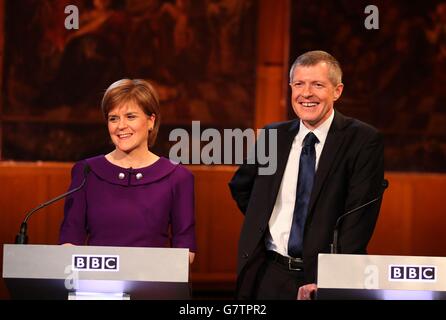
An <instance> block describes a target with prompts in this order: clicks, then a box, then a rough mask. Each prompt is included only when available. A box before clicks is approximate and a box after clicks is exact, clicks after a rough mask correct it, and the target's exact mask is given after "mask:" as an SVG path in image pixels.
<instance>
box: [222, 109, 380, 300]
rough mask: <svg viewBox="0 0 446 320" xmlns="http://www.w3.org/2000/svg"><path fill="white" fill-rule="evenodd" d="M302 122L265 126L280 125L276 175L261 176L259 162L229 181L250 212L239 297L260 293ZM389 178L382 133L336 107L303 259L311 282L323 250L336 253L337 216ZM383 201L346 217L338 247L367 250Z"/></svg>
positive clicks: (312, 202) (246, 166)
mask: <svg viewBox="0 0 446 320" xmlns="http://www.w3.org/2000/svg"><path fill="white" fill-rule="evenodd" d="M299 124H300V122H299V120H298V119H296V120H292V121H288V122H281V123H275V124H272V125H269V126H267V127H266V128H265V129H266V130H270V129H277V170H276V173H275V174H273V175H269V176H267V175H258V168H259V164H258V163H257V162H256V164H243V165H241V166H240V168H239V169H238V170H237V172H236V173H235V175H234V177H233V178H232V180H231V182H230V183H229V187H230V189H231V193H232V196H233V198H234V200H235V201H236V202H237V205H238V207H239V208H240V210H241V211H242V212H243V213H244V214H245V220H244V223H243V226H242V230H241V234H240V240H239V248H238V266H237V273H238V279H237V296H238V298H240V299H250V298H253V297H254V296H253V293H254V290H255V288H254V284H255V277H256V275H257V271H258V269H259V267H260V266H261V265H262V263H263V261H264V258H265V244H264V237H265V234H266V232H267V230H268V222H269V219H270V216H271V213H272V210H273V208H274V204H275V201H276V197H277V194H278V191H279V187H280V184H281V181H282V176H283V173H284V170H285V166H286V163H287V160H288V155H289V153H290V150H291V145H292V142H293V139H294V138H295V136H296V134H297V133H298V131H299ZM266 136H268V135H266ZM269 143H271V141H270V142H269ZM383 179H384V146H383V140H382V136H381V134H380V133H378V131H377V130H376V129H375V128H373V127H371V126H369V125H367V124H365V123H363V122H361V121H359V120H356V119H353V118H348V117H345V116H343V115H342V114H340V113H339V112H337V111H335V116H334V119H333V123H332V125H331V127H330V130H329V132H328V135H327V139H326V141H325V145H324V148H323V150H322V153H321V156H320V159H319V164H318V168H317V172H316V177H315V182H314V185H313V191H312V194H311V199H310V204H309V212H308V215H307V220H306V223H305V229H304V241H303V259H304V277H305V281H306V282H307V283H315V282H316V271H317V257H318V254H319V253H324V252H330V244H331V243H332V240H333V230H334V226H335V223H336V220H337V218H338V217H339V216H341V215H342V214H343V213H345V212H346V211H348V210H351V209H352V208H356V207H358V206H360V205H362V204H364V203H366V202H368V201H370V200H371V199H373V198H375V197H377V196H379V195H380V194H381V192H382V191H383V188H382V183H383ZM380 205H381V201H377V202H376V203H374V204H373V205H370V206H367V207H365V208H364V209H362V210H360V211H358V212H356V213H355V214H351V215H349V216H347V217H346V218H345V219H344V220H343V222H342V225H341V228H340V232H339V235H340V237H339V247H340V250H339V251H338V252H342V253H352V254H353V253H355V254H362V253H366V247H367V244H368V242H369V240H370V238H371V236H372V233H373V230H374V228H375V224H376V220H377V218H378V213H379V209H380Z"/></svg>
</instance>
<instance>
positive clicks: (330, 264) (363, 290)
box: [316, 254, 446, 300]
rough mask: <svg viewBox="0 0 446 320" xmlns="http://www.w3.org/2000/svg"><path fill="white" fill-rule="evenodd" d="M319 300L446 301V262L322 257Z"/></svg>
mask: <svg viewBox="0 0 446 320" xmlns="http://www.w3.org/2000/svg"><path fill="white" fill-rule="evenodd" d="M317 286H318V290H317V293H316V299H318V300H327V299H337V300H342V299H349V300H357V299H370V300H437V299H446V258H444V257H421V256H386V255H349V254H319V256H318V279H317Z"/></svg>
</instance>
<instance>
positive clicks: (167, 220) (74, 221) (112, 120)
mask: <svg viewBox="0 0 446 320" xmlns="http://www.w3.org/2000/svg"><path fill="white" fill-rule="evenodd" d="M159 109H160V108H159V102H158V95H157V93H156V91H155V89H154V88H153V87H152V86H151V85H150V84H149V83H148V82H146V81H144V80H139V79H136V80H130V79H123V80H120V81H117V82H115V83H113V84H112V85H111V86H110V87H109V88H108V89H107V91H106V92H105V95H104V97H103V99H102V112H103V114H104V117H105V119H106V121H107V125H108V131H109V134H110V138H111V140H112V142H113V144H114V146H115V149H114V150H113V151H111V152H110V153H108V154H106V155H100V156H96V157H93V158H89V159H85V160H83V161H80V162H77V163H76V164H75V165H74V167H73V169H72V182H71V186H70V190H71V189H73V188H75V187H76V186H78V185H79V184H80V183H81V181H82V180H83V179H84V177H86V179H87V182H86V184H85V187H84V188H83V189H82V190H81V191H80V192H78V193H75V194H73V195H72V196H70V197H69V198H67V200H66V202H65V216H64V221H63V223H62V226H61V230H60V239H59V242H60V243H61V244H66V243H71V244H75V245H84V244H88V245H98V246H135V247H166V246H172V247H177V248H189V249H190V251H191V253H190V261H191V262H192V261H193V258H194V252H195V251H196V241H195V212H194V210H195V208H194V177H193V175H192V173H191V172H190V171H189V170H187V169H186V168H184V167H183V166H181V165H175V164H172V163H171V162H170V161H169V160H168V159H166V158H164V157H159V156H157V155H156V154H154V153H153V152H152V151H151V150H150V148H151V147H152V146H153V145H154V144H155V141H156V136H157V133H158V130H159V126H160V110H159ZM85 167H89V168H91V172H90V173H89V174H88V176H85V174H84V172H87V171H88V170H87V171H85V170H84V168H85Z"/></svg>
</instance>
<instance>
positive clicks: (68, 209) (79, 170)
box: [59, 162, 87, 245]
mask: <svg viewBox="0 0 446 320" xmlns="http://www.w3.org/2000/svg"><path fill="white" fill-rule="evenodd" d="M85 165H86V163H83V162H78V163H76V164H75V165H74V166H73V168H72V169H71V184H70V187H69V190H72V189H74V188H76V187H78V186H80V185H81V183H82V180H83V178H84V167H85ZM85 189H86V185H85V186H84V187H83V188H82V189H81V190H79V191H77V192H75V193H73V194H72V195H70V196H68V197H67V198H66V199H65V205H64V220H63V222H62V225H61V227H60V234H59V244H63V243H72V244H75V245H83V244H85V239H86V237H87V230H86V221H87V218H86V215H87V214H86V209H87V203H86V196H85Z"/></svg>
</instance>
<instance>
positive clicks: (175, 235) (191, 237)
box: [170, 166, 197, 252]
mask: <svg viewBox="0 0 446 320" xmlns="http://www.w3.org/2000/svg"><path fill="white" fill-rule="evenodd" d="M171 181H172V184H173V186H172V190H173V204H172V211H171V213H170V215H171V216H170V218H171V227H172V247H174V248H189V249H190V251H192V252H196V250H197V244H196V239H195V198H194V197H195V195H194V176H193V175H192V173H191V172H190V171H189V170H187V169H186V168H184V167H182V166H178V168H177V169H176V170H175V174H174V176H173V177H172V180H171Z"/></svg>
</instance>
